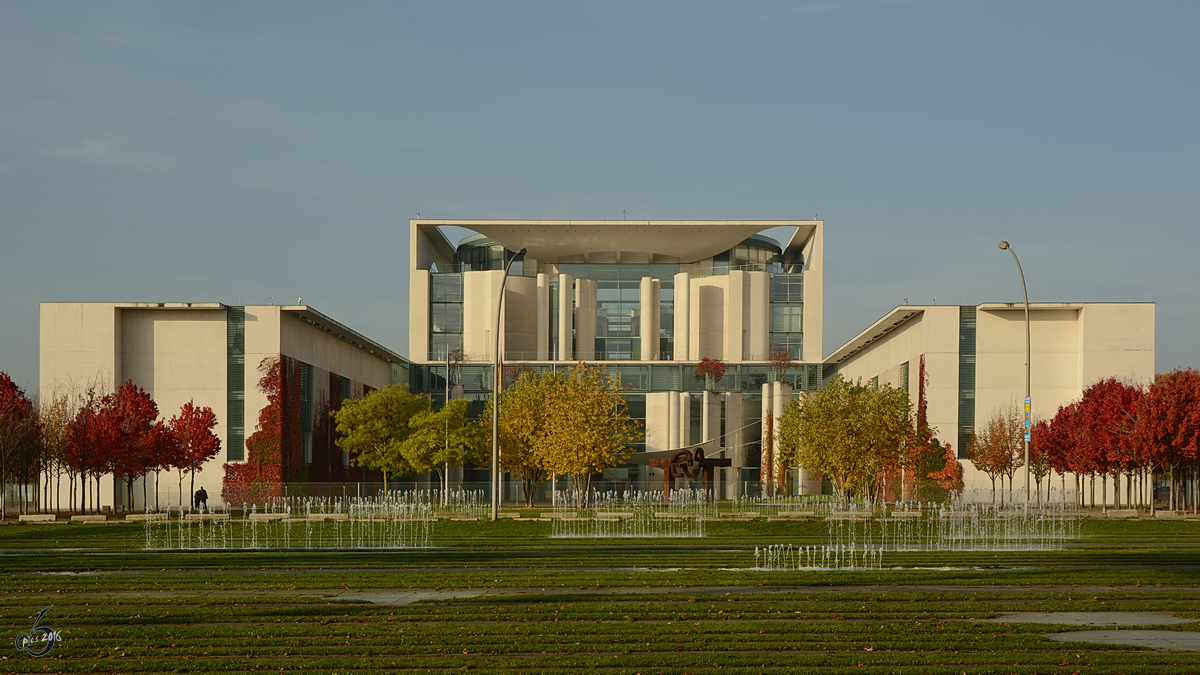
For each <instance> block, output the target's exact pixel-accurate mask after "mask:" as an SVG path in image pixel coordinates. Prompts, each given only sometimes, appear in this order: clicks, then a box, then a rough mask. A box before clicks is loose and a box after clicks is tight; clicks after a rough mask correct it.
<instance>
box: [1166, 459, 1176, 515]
mask: <svg viewBox="0 0 1200 675" xmlns="http://www.w3.org/2000/svg"><path fill="white" fill-rule="evenodd" d="M1167 484H1168V485H1169V486H1170V487H1171V491H1170V495H1171V498H1170V501H1168V502H1167V506H1168V507H1170V509H1171V510H1172V511H1174V510H1175V465H1174V464H1172V465H1171V466H1170V467H1169V469H1168V472H1167Z"/></svg>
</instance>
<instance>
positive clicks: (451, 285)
mask: <svg viewBox="0 0 1200 675" xmlns="http://www.w3.org/2000/svg"><path fill="white" fill-rule="evenodd" d="M429 300H430V301H432V302H462V301H463V297H462V275H461V274H434V275H431V276H430V283H429Z"/></svg>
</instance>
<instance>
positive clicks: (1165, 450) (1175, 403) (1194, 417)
mask: <svg viewBox="0 0 1200 675" xmlns="http://www.w3.org/2000/svg"><path fill="white" fill-rule="evenodd" d="M1133 443H1134V445H1135V446H1136V448H1137V451H1138V454H1139V456H1140V457H1141V458H1142V461H1144V462H1145V463H1146V464H1148V465H1149V466H1150V467H1151V468H1152V469H1154V470H1155V471H1164V470H1165V471H1166V472H1167V474H1168V477H1169V480H1170V485H1171V508H1175V503H1176V485H1175V469H1176V467H1178V466H1180V465H1182V464H1186V463H1188V462H1194V461H1196V459H1197V455H1198V453H1200V372H1197V371H1196V370H1194V369H1192V368H1188V369H1186V370H1173V371H1171V372H1169V373H1167V374H1165V375H1160V376H1158V377H1157V378H1155V382H1154V384H1153V385H1151V386H1150V388H1149V389H1148V390H1147V391H1146V395H1145V396H1144V397H1143V398H1142V401H1141V405H1140V406H1139V408H1138V415H1137V422H1136V424H1135V425H1134V430H1133ZM1151 503H1152V504H1153V499H1151Z"/></svg>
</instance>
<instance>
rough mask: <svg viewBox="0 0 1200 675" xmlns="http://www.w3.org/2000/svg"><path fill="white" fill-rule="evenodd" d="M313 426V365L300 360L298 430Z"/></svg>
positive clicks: (308, 428) (309, 429) (310, 428)
mask: <svg viewBox="0 0 1200 675" xmlns="http://www.w3.org/2000/svg"><path fill="white" fill-rule="evenodd" d="M312 428H313V367H312V366H311V365H309V364H307V363H304V362H303V361H301V362H300V430H301V431H305V432H309V431H312Z"/></svg>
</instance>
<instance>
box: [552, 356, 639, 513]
mask: <svg viewBox="0 0 1200 675" xmlns="http://www.w3.org/2000/svg"><path fill="white" fill-rule="evenodd" d="M558 377H559V379H560V382H559V384H558V385H557V387H556V388H555V390H554V394H555V396H554V398H553V399H552V400H551V401H549V402H548V403H549V405H548V406H547V408H548V410H547V418H546V433H547V435H546V441H547V442H546V444H545V448H544V449H545V451H546V452H547V455H546V456H545V459H544V462H545V465H546V468H547V469H549V470H550V471H552V472H554V473H561V474H570V475H571V477H572V478H573V479H574V483H575V488H576V491H575V492H576V494H577V495H578V499H580V500H586V498H587V494H588V492H589V490H590V488H591V480H592V475H593V474H596V473H600V472H601V471H604V470H605V469H608V468H610V467H613V466H616V465H618V464H621V463H622V462H624V461H625V460H626V459H628V458H629V455H631V454H632V453H633V444H634V443H636V442H638V441H640V440H642V439H643V438H644V435H643V432H642V424H641V422H639V421H638V420H636V419H634V417H633V416H632V415H630V414H629V405H628V404H627V403H626V402H625V389H624V387H622V386H621V382H620V379H619V378H618V377H617V376H615V375H610V374H609V373H608V372H607V371H605V370H604V369H602V368H597V367H595V366H589V365H587V364H586V363H580V364H578V365H576V366H574V367H572V368H571V369H570V370H569V371H567V372H566V373H565V374H561V373H560V374H559V375H558ZM584 505H585V504H582V503H581V504H579V507H580V508H582V507H583V506H584Z"/></svg>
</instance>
